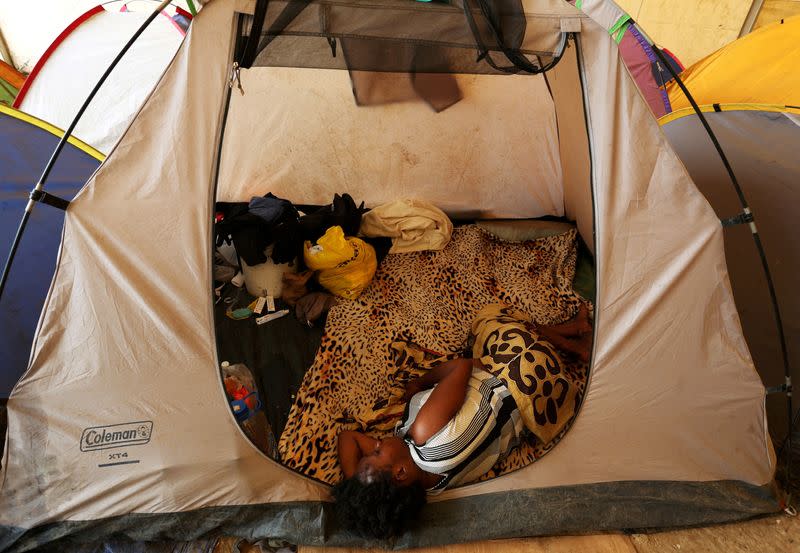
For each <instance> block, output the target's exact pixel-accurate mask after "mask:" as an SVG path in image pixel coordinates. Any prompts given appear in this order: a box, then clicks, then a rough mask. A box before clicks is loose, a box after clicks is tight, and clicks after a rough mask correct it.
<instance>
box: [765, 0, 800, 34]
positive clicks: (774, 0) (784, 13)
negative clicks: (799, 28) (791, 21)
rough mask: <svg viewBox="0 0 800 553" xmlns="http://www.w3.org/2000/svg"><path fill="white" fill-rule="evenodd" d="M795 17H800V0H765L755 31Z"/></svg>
mask: <svg viewBox="0 0 800 553" xmlns="http://www.w3.org/2000/svg"><path fill="white" fill-rule="evenodd" d="M795 15H800V0H764V5H763V6H761V11H760V12H758V18H757V19H756V24H755V25H754V26H753V29H758V28H759V27H763V26H764V25H769V24H770V23H774V22H776V21H780V20H781V19H785V18H787V17H792V16H795Z"/></svg>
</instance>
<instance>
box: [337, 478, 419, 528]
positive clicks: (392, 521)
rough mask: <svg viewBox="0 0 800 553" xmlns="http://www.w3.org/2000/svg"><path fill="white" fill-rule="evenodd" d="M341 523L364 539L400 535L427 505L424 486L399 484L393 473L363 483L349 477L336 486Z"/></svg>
mask: <svg viewBox="0 0 800 553" xmlns="http://www.w3.org/2000/svg"><path fill="white" fill-rule="evenodd" d="M333 497H334V498H335V499H336V517H337V518H338V520H339V523H340V524H341V525H342V526H343V527H345V528H347V529H348V530H353V531H355V532H356V533H358V534H359V535H361V536H362V537H365V538H377V539H386V538H389V537H392V536H397V535H398V534H400V533H401V532H402V531H403V529H404V528H405V525H406V523H407V522H408V521H410V520H412V519H414V518H416V516H417V514H418V513H419V511H420V509H421V508H422V506H423V505H425V497H426V494H425V488H423V487H422V484H420V483H419V482H414V483H413V484H411V485H408V486H398V485H397V484H395V483H394V482H393V481H392V476H391V474H387V473H384V474H381V475H380V476H379V477H378V479H377V480H376V481H374V482H371V483H369V484H364V483H363V482H361V481H360V480H359V479H358V478H347V479H345V480H342V481H341V482H339V483H338V484H336V485H335V486H334V487H333Z"/></svg>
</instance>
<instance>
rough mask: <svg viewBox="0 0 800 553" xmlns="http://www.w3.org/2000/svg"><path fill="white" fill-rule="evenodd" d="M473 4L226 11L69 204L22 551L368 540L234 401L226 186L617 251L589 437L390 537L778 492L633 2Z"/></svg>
mask: <svg viewBox="0 0 800 553" xmlns="http://www.w3.org/2000/svg"><path fill="white" fill-rule="evenodd" d="M481 7H483V8H484V10H481ZM464 8H465V6H464V5H463V4H462V3H461V2H451V3H449V4H439V3H415V2H408V1H405V0H392V1H384V0H381V1H371V0H363V1H358V2H352V1H350V0H348V1H339V0H328V1H325V2H313V1H312V2H307V3H306V2H303V3H297V2H286V1H277V0H276V1H272V2H268V3H267V2H257V3H253V2H241V1H234V0H215V1H213V2H210V3H208V4H206V5H205V7H204V8H203V10H202V11H201V12H200V13H199V15H198V17H197V18H196V19H195V21H194V23H193V24H192V27H191V29H190V31H189V33H188V34H187V37H186V40H185V41H184V42H183V44H182V46H181V47H180V49H179V50H178V53H177V55H176V57H175V58H174V59H173V61H172V63H171V64H170V66H169V67H168V69H167V71H166V72H165V74H164V75H163V76H162V78H161V79H160V81H159V82H158V84H157V86H156V88H155V89H154V91H153V93H152V94H151V95H150V96H149V98H148V99H147V101H146V102H145V104H144V106H143V108H142V109H141V111H140V112H139V113H138V115H137V116H136V118H135V119H134V120H133V122H132V123H131V125H130V126H129V127H128V129H127V131H126V132H125V133H124V135H123V136H122V138H121V140H120V142H119V143H118V144H117V146H116V147H115V148H114V150H113V152H112V153H111V155H110V156H109V157H108V158H107V159H106V161H105V162H104V163H103V165H101V167H100V168H99V169H98V171H97V172H95V174H94V175H93V177H92V178H91V179H90V180H89V182H88V183H87V185H86V186H85V187H84V188H83V189H82V190H81V192H79V193H78V195H77V196H76V197H75V198H74V199H73V201H72V203H71V204H70V205H69V207H68V209H67V210H66V219H65V225H64V232H63V238H62V245H61V251H60V255H59V259H58V263H57V267H56V273H55V277H54V280H53V283H52V285H51V288H50V293H49V295H48V298H47V300H46V303H45V307H44V310H43V315H42V319H41V322H40V324H39V327H38V329H37V334H36V337H35V340H34V344H33V351H32V354H31V360H30V363H29V366H28V369H27V371H26V373H25V374H24V375H23V377H22V378H21V379H20V381H19V382H18V383H17V385H16V387H15V388H14V391H13V393H12V395H11V397H10V399H9V402H8V435H7V440H6V450H5V453H4V458H3V467H2V471H3V472H2V478H1V479H0V482H2V487H1V488H0V547H2V548H5V549H9V550H26V549H30V548H33V547H35V546H37V545H40V544H43V543H48V542H53V541H55V540H59V539H64V540H69V541H80V540H96V539H99V538H100V537H101V536H104V535H109V534H114V535H115V536H127V537H129V538H132V539H155V538H158V539H166V538H169V539H188V538H194V537H198V536H202V535H207V534H209V533H228V534H234V535H240V536H245V537H266V536H271V537H280V538H282V539H286V540H290V541H292V542H295V543H301V544H359V545H367V544H369V542H367V541H366V540H364V539H361V538H358V537H356V536H353V535H350V534H348V533H347V532H345V531H343V530H342V529H340V528H338V527H337V525H336V523H335V517H333V516H332V511H333V509H332V504H331V498H330V495H329V487H328V486H327V485H325V484H322V483H320V482H318V481H315V480H313V479H311V478H308V477H305V476H303V475H301V474H299V473H297V472H294V471H292V470H290V469H288V468H286V467H284V466H282V465H281V464H280V463H278V462H276V461H273V460H271V459H270V458H268V457H267V456H265V455H264V454H262V453H261V452H260V451H259V450H258V449H257V448H256V447H255V446H254V445H253V444H252V443H251V442H249V441H248V439H247V438H246V437H245V435H244V434H243V433H242V432H241V430H240V428H239V427H238V426H237V423H236V421H235V419H234V416H233V414H232V412H231V410H230V408H229V406H228V404H227V403H226V400H225V393H224V391H223V387H222V382H221V378H220V371H219V366H220V365H219V363H220V361H222V359H219V358H218V355H217V350H216V346H215V323H214V318H213V313H214V305H213V304H214V296H213V293H212V290H211V287H212V270H211V269H212V252H213V246H212V243H211V241H212V231H213V211H214V202H215V200H226V201H230V200H240V201H241V200H244V201H247V199H249V197H250V196H251V195H252V194H259V195H260V194H263V193H264V191H271V192H273V193H275V194H276V195H278V196H280V197H284V198H288V199H290V200H292V201H293V202H295V203H299V204H308V203H312V204H318V205H319V204H323V203H326V202H328V201H330V198H331V197H332V196H333V194H334V192H339V191H343V190H344V191H349V192H350V193H351V194H352V195H353V197H356V198H362V199H364V200H365V201H366V202H367V204H368V205H372V206H375V205H378V204H380V203H383V202H386V201H389V200H392V199H395V198H397V197H408V196H414V197H417V198H420V199H423V200H427V201H429V202H431V203H434V204H436V205H439V206H440V207H442V208H444V209H446V210H447V211H448V212H449V213H452V214H472V216H473V217H484V218H485V217H516V218H520V217H525V218H532V217H533V218H535V217H541V216H545V215H553V216H561V215H564V216H566V217H567V218H569V219H571V220H573V221H574V222H575V224H576V227H577V229H578V232H579V233H580V235H581V236H582V238H583V240H584V241H585V242H586V243H587V245H589V246H590V248H591V250H592V251H593V252H594V258H595V270H596V275H597V278H596V302H595V306H594V309H595V321H594V324H595V326H594V346H593V352H592V362H591V372H590V376H589V381H588V384H587V389H586V394H585V398H584V399H583V403H582V407H581V410H580V412H579V413H578V415H577V417H576V418H575V421H574V423H573V425H572V427H571V428H570V430H569V432H568V433H567V434H566V436H565V437H564V438H563V439H562V440H561V441H560V442H559V443H558V445H556V446H555V447H554V448H553V449H552V451H550V452H549V453H547V455H545V456H543V457H542V458H541V459H539V460H538V461H537V462H536V463H533V464H531V465H528V466H526V467H524V468H521V469H519V470H516V471H515V472H511V473H509V474H506V475H504V476H501V477H497V478H494V479H491V480H487V481H485V482H480V483H475V484H471V485H467V486H463V487H457V488H454V489H451V490H446V491H444V492H443V493H441V494H440V495H438V496H435V497H434V498H431V502H430V503H429V504H428V505H427V506H426V507H425V511H424V513H423V517H422V520H421V521H420V522H419V523H418V524H417V525H416V526H414V527H412V528H410V529H409V530H407V531H406V532H405V533H404V534H402V535H400V536H398V537H397V538H396V540H395V541H394V542H393V543H391V544H381V545H392V546H395V547H409V546H421V545H430V544H443V543H451V542H455V541H464V540H474V539H487V538H498V537H511V536H529V535H537V534H556V533H569V532H586V531H591V530H608V529H620V528H631V527H635V528H643V527H648V528H654V527H665V526H674V525H691V524H703V523H710V522H719V521H730V520H737V519H742V518H747V517H751V516H754V515H757V514H761V513H767V512H773V511H777V510H778V509H779V508H780V498H779V496H778V494H777V492H776V490H775V488H774V484H773V482H774V480H773V477H774V469H775V458H774V453H773V450H772V445H771V442H770V440H769V437H768V433H767V427H766V418H765V412H764V395H765V390H764V387H763V385H762V383H761V380H760V378H759V376H758V373H757V372H756V370H755V367H754V365H753V362H752V359H751V357H750V354H749V351H748V348H747V344H746V342H745V340H744V337H743V335H742V330H741V325H740V321H739V315H738V313H737V311H736V306H735V304H734V300H733V295H732V292H731V287H730V284H729V280H728V272H727V268H726V262H725V254H724V244H723V227H722V226H721V224H720V220H719V219H718V217H717V216H716V214H715V213H714V211H713V209H712V208H711V207H710V206H709V204H708V202H707V201H706V200H705V198H704V197H703V196H702V194H700V192H698V190H697V188H696V187H695V185H694V183H693V182H692V180H691V178H690V177H689V175H688V174H687V172H686V170H685V169H684V167H683V165H682V164H681V162H680V160H679V159H678V157H677V156H676V155H675V153H674V152H673V150H672V149H671V148H670V146H669V144H668V143H667V142H666V140H665V139H664V137H663V135H662V134H661V132H660V130H659V128H658V124H657V122H656V120H655V119H654V118H653V116H652V114H651V112H650V109H649V108H648V106H647V104H646V103H645V101H644V99H643V98H642V96H641V94H640V92H639V90H638V89H637V87H636V85H635V83H634V82H633V80H632V78H631V76H630V74H629V73H628V71H627V69H626V67H625V65H624V63H623V61H622V59H621V58H620V53H619V48H618V45H617V43H616V41H615V39H614V37H613V36H612V35H611V34H610V32H609V30H611V29H613V28H614V27H615V25H616V24H617V22H618V21H619V20H620V18H623V17H625V14H624V12H623V11H622V10H620V9H619V8H618V7H617V6H616V5H615V4H614V3H613V2H610V1H606V0H585V1H584V2H582V6H581V10H578V9H576V8H575V7H574V6H571V5H570V4H568V3H566V2H563V1H561V0H525V1H524V2H496V3H495V2H483V1H481V2H476V3H473V2H469V3H468V4H467V6H466V9H464ZM487 8H488V13H489V16H486V15H484V11H485V10H486V9H487ZM495 10H500V11H501V13H502V14H503V16H502V17H501V16H498V15H497V12H496V11H495ZM252 13H257V14H258V15H257V16H252V15H250V14H252ZM491 14H494V15H491ZM262 17H263V19H262ZM379 46H380V47H379ZM346 69H350V71H351V72H352V73H358V72H359V71H369V70H373V71H376V70H381V71H389V72H395V73H398V72H408V71H412V70H413V71H417V72H418V73H423V74H424V73H428V72H437V71H446V72H449V73H451V74H454V75H455V77H456V78H457V81H458V84H459V86H460V88H461V91H462V95H463V98H462V99H461V101H459V102H457V103H455V104H454V105H452V106H450V107H449V108H447V109H445V110H443V111H441V112H440V113H437V112H436V111H435V110H431V109H430V107H429V106H428V105H426V104H425V103H422V102H402V103H389V104H383V105H370V106H359V105H356V103H355V102H354V99H353V88H352V83H351V79H350V78H349V77H348V72H347V71H346ZM545 70H546V71H545ZM507 73H513V74H507ZM240 87H241V90H242V91H243V93H241V92H240V91H239V88H240ZM331 416H339V415H334V414H332V415H331Z"/></svg>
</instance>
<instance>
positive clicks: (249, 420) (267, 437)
mask: <svg viewBox="0 0 800 553" xmlns="http://www.w3.org/2000/svg"><path fill="white" fill-rule="evenodd" d="M221 369H222V377H223V382H224V384H225V394H226V395H227V396H228V401H229V402H230V406H231V410H232V411H233V415H234V417H235V418H236V420H237V421H238V422H239V425H240V426H241V427H242V430H244V433H245V434H246V435H247V437H248V438H250V440H251V441H252V442H253V443H254V444H255V445H256V446H257V447H258V448H259V449H260V450H261V451H263V452H264V453H266V454H267V455H269V456H270V457H273V458H276V459H277V455H278V448H277V443H276V441H275V435H274V434H273V432H272V428H271V427H270V424H269V421H267V416H266V414H265V413H264V410H263V409H262V403H261V397H260V395H259V392H258V387H257V386H256V381H255V378H253V373H252V372H250V369H248V368H247V366H246V365H244V364H242V363H236V364H234V365H231V364H230V363H229V362H227V361H223V362H222V363H221Z"/></svg>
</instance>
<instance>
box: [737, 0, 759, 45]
mask: <svg viewBox="0 0 800 553" xmlns="http://www.w3.org/2000/svg"><path fill="white" fill-rule="evenodd" d="M763 6H764V0H753V3H752V4H750V10H749V11H748V12H747V16H746V17H745V18H744V23H743V24H742V29H741V30H740V31H739V38H742V37H743V36H744V35H746V34H748V33H750V31H752V30H753V26H754V25H755V24H756V20H757V19H758V16H759V14H760V13H761V8H762V7H763Z"/></svg>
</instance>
